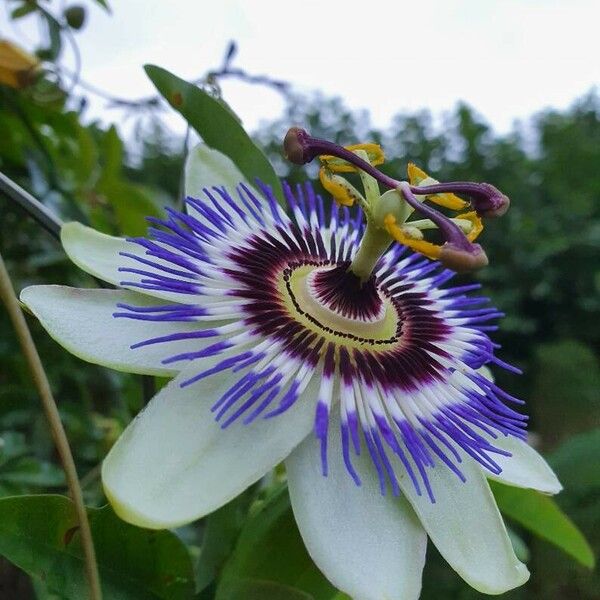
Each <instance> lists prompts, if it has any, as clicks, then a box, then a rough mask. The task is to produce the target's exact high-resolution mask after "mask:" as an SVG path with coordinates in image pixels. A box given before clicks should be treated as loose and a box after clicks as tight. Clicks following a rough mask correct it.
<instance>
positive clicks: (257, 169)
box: [144, 65, 283, 201]
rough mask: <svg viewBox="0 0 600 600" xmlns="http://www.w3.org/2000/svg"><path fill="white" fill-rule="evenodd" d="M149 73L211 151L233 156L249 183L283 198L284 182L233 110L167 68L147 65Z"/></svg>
mask: <svg viewBox="0 0 600 600" xmlns="http://www.w3.org/2000/svg"><path fill="white" fill-rule="evenodd" d="M144 68H145V70H146V74H147V75H148V77H149V78H150V79H151V81H152V83H153V84H154V85H155V86H156V89H157V90H158V91H159V92H160V94H161V95H162V96H163V97H164V98H165V99H166V100H167V101H168V102H169V104H170V105H171V106H172V107H173V108H174V109H175V110H177V111H178V112H180V113H181V115H182V116H183V118H184V119H185V120H186V121H187V122H188V123H189V125H190V126H191V127H193V128H194V129H195V130H196V131H197V132H198V134H199V135H200V136H201V137H202V139H203V140H204V141H205V142H206V144H208V145H209V146H210V147H211V148H214V149H216V150H219V151H220V152H222V153H223V154H225V155H227V156H229V158H231V160H233V162H234V163H235V164H236V165H237V167H238V168H239V170H240V171H241V172H242V173H243V174H244V175H245V176H246V178H247V179H248V181H249V182H251V183H252V182H254V180H255V179H256V178H257V177H258V178H259V179H260V180H261V181H262V182H263V183H266V184H268V185H270V186H271V187H272V188H273V192H274V193H275V195H276V196H277V197H278V198H279V199H280V201H281V200H282V198H283V194H282V189H281V183H280V182H279V179H278V178H277V175H276V174H275V170H274V169H273V167H272V166H271V163H270V162H269V161H268V160H267V157H266V156H265V155H264V153H263V152H262V150H260V149H259V148H258V146H256V145H255V144H254V142H253V141H252V140H251V139H250V136H248V134H247V133H246V132H245V131H244V128H243V127H242V126H241V125H240V123H239V122H238V121H237V119H236V118H235V117H234V116H233V115H232V113H231V111H230V110H229V109H228V108H226V107H225V106H223V104H222V103H221V102H219V101H218V100H216V99H215V98H213V97H212V96H210V95H209V94H207V93H206V92H203V91H202V90H201V89H199V88H198V87H197V86H195V85H192V84H191V83H188V82H187V81H184V80H183V79H180V78H179V77H177V76H175V75H173V74H172V73H169V71H166V70H165V69H161V68H160V67H157V66H154V65H146V66H145V67H144Z"/></svg>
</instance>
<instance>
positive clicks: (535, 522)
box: [490, 481, 594, 569]
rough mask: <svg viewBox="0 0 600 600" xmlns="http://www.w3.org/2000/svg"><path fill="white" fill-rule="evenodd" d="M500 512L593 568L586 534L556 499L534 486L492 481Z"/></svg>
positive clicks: (592, 557)
mask: <svg viewBox="0 0 600 600" xmlns="http://www.w3.org/2000/svg"><path fill="white" fill-rule="evenodd" d="M490 486H491V488H492V491H493V492H494V497H495V498H496V502H497V503H498V508H499V509H500V510H501V512H502V513H503V514H504V515H506V516H507V517H510V518H511V519H513V520H514V521H516V522H517V523H519V524H520V525H523V527H525V528H526V529H529V530H530V531H532V532H533V533H535V535H537V536H539V537H541V538H542V539H545V540H548V541H549V542H552V543H553V544H555V545H556V546H558V547H559V548H561V549H562V550H564V551H565V552H566V553H567V554H570V555H571V556H572V557H573V558H575V559H576V560H578V561H579V562H580V563H581V564H582V565H584V566H586V567H588V568H590V569H591V568H593V566H594V554H593V552H592V549H591V548H590V545H589V544H588V543H587V541H586V539H585V537H583V534H582V533H581V532H580V531H579V529H577V527H576V526H575V525H574V524H573V522H572V521H571V520H570V519H569V518H568V517H567V515H565V514H564V513H563V512H562V511H561V510H560V508H559V507H558V505H557V504H556V502H554V500H552V498H550V497H549V496H545V495H544V494H541V493H540V492H537V491H535V490H528V489H523V488H516V487H511V486H507V485H502V484H501V483H497V482H494V481H490Z"/></svg>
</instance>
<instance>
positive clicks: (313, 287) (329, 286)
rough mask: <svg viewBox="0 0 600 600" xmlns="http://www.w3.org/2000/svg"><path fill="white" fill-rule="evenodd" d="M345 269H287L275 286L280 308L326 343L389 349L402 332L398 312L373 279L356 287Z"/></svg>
mask: <svg viewBox="0 0 600 600" xmlns="http://www.w3.org/2000/svg"><path fill="white" fill-rule="evenodd" d="M349 264H350V263H349V262H343V263H340V264H334V265H331V264H323V263H318V262H314V263H308V264H307V263H306V262H303V263H302V264H289V265H288V267H287V268H286V269H284V270H283V271H282V274H281V282H280V290H281V292H282V297H283V298H284V302H285V304H286V305H287V307H288V309H289V310H290V312H291V313H292V314H294V315H295V317H296V319H297V320H298V321H299V322H300V323H302V324H303V325H304V326H305V327H306V328H308V329H310V330H311V331H315V332H316V333H318V334H319V335H321V336H324V337H325V338H326V339H327V340H328V341H333V342H341V341H343V342H344V344H345V345H350V346H356V347H359V346H363V345H365V344H374V345H377V346H381V345H384V346H385V345H388V344H394V343H395V342H397V341H398V336H399V335H400V333H401V319H400V316H399V313H398V310H397V309H396V307H395V306H394V303H393V302H392V300H391V299H390V298H389V297H387V295H385V294H384V293H383V292H382V291H381V290H379V289H378V288H377V285H376V280H375V278H374V277H371V278H370V279H369V280H368V281H367V282H365V283H364V284H361V281H360V279H359V278H358V277H357V276H356V275H354V273H352V271H349V270H348V267H349Z"/></svg>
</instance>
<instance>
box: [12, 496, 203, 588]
mask: <svg viewBox="0 0 600 600" xmlns="http://www.w3.org/2000/svg"><path fill="white" fill-rule="evenodd" d="M88 514H89V518H90V525H91V528H92V535H93V538H94V544H95V547H96V555H97V560H98V566H99V570H100V577H101V580H102V588H103V592H104V597H105V598H107V599H109V598H110V600H156V599H165V600H187V599H188V598H190V597H192V594H193V590H194V581H193V573H192V565H191V561H190V557H189V554H188V552H187V550H186V548H185V546H184V545H183V543H182V542H181V541H180V540H179V539H178V538H177V537H176V536H175V535H174V534H172V533H170V532H168V531H151V530H146V529H140V528H137V527H133V526H132V525H129V524H127V523H125V522H123V521H121V520H120V519H119V518H118V517H117V516H116V515H115V514H114V513H113V512H112V510H111V509H110V508H108V507H106V508H102V509H89V510H88ZM0 554H1V555H3V556H5V557H6V558H7V559H8V560H9V561H11V562H12V563H14V564H15V565H17V566H18V567H20V568H21V569H23V570H24V571H26V572H27V573H28V574H29V575H31V576H32V577H34V578H36V579H39V580H42V581H44V582H45V585H46V587H47V590H48V592H54V593H58V594H60V596H61V597H64V598H66V599H67V600H81V598H85V597H87V591H86V590H87V583H86V578H85V574H84V568H83V558H82V549H81V545H80V541H79V535H78V527H77V520H76V517H75V511H74V508H73V504H72V502H71V501H70V500H69V499H68V498H65V497H64V496H54V495H44V496H14V497H10V498H3V499H0Z"/></svg>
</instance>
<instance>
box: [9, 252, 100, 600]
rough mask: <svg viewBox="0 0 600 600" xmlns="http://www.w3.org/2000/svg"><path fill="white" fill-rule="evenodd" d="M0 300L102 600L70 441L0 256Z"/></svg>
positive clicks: (96, 598) (95, 595)
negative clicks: (48, 434) (27, 371)
mask: <svg viewBox="0 0 600 600" xmlns="http://www.w3.org/2000/svg"><path fill="white" fill-rule="evenodd" d="M0 298H2V300H3V302H4V304H5V305H6V310H7V311H8V316H9V317H10V320H11V321H12V324H13V327H14V328H15V332H16V334H17V338H18V340H19V343H20V344H21V348H22V350H23V354H24V355H25V359H26V361H27V364H28V366H29V369H30V371H31V375H32V377H33V382H34V384H35V386H36V388H37V390H38V392H39V394H40V398H41V400H42V407H43V409H44V412H45V414H46V418H47V419H48V425H49V426H50V431H51V433H52V437H53V439H54V443H55V444H56V449H57V450H58V455H59V457H60V461H61V463H62V466H63V469H64V471H65V476H66V479H67V485H68V486H69V492H70V494H71V498H72V500H73V504H74V505H75V512H76V514H77V520H78V521H79V531H80V533H81V544H82V546H83V553H84V557H85V568H86V575H87V579H88V583H89V588H90V600H102V591H101V588H100V577H99V575H98V564H97V562H96V553H95V550H94V542H93V540H92V531H91V529H90V523H89V521H88V517H87V512H86V510H85V505H84V503H83V495H82V493H81V487H80V485H79V479H78V477H77V470H76V468H75V461H74V460H73V454H72V453H71V448H70V446H69V440H68V439H67V435H66V433H65V429H64V427H63V424H62V422H61V420H60V414H59V412H58V408H57V406H56V402H55V401H54V398H53V396H52V390H51V389H50V384H49V382H48V377H47V376H46V372H45V371H44V367H43V365H42V361H41V360H40V356H39V354H38V351H37V348H36V347H35V344H34V343H33V339H32V337H31V332H30V331H29V328H28V327H27V322H26V321H25V317H24V315H23V311H22V310H21V307H20V306H19V301H18V300H17V296H16V295H15V290H14V288H13V285H12V282H11V280H10V276H9V274H8V271H7V270H6V265H5V264H4V260H3V259H2V255H1V254H0Z"/></svg>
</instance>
